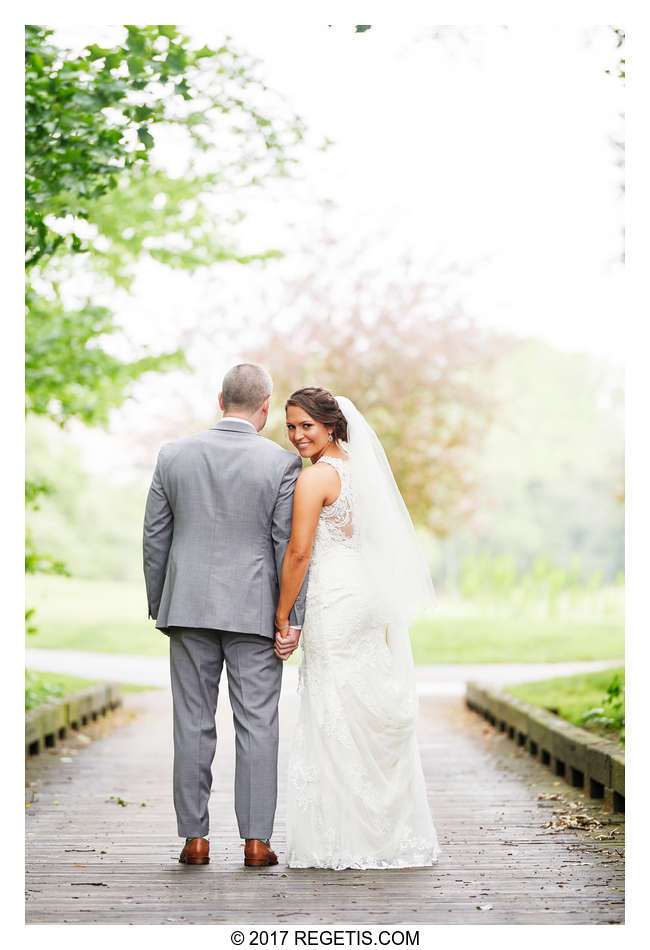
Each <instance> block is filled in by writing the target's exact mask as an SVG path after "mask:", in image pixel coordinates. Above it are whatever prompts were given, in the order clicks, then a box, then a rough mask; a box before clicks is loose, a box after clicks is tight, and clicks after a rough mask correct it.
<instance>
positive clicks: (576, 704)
mask: <svg viewBox="0 0 650 950" xmlns="http://www.w3.org/2000/svg"><path fill="white" fill-rule="evenodd" d="M616 674H618V675H619V677H620V679H621V681H622V682H623V683H625V667H623V666H620V667H612V668H611V669H608V670H603V671H601V672H598V673H580V674H578V675H577V676H562V677H558V678H556V679H548V680H540V681H539V682H537V683H520V684H517V685H516V686H504V687H503V690H504V691H505V692H507V693H510V694H511V695H512V696H516V697H518V698H519V699H523V700H524V701H525V702H527V703H532V705H533V706H541V707H542V708H543V709H548V710H550V711H551V712H554V713H555V714H556V715H558V716H561V717H562V719H566V720H568V721H569V722H572V723H573V724H574V725H576V726H580V727H581V728H582V729H588V730H589V731H590V732H595V733H597V734H598V735H606V736H609V737H612V736H613V735H614V736H617V735H618V731H617V730H612V729H606V728H604V727H602V726H599V725H598V724H596V723H587V724H585V723H581V722H580V718H581V716H583V715H584V713H586V712H587V710H588V709H593V708H594V707H596V706H602V703H603V697H604V696H605V693H606V691H607V687H608V686H609V684H610V683H611V681H612V679H613V678H614V676H615V675H616Z"/></svg>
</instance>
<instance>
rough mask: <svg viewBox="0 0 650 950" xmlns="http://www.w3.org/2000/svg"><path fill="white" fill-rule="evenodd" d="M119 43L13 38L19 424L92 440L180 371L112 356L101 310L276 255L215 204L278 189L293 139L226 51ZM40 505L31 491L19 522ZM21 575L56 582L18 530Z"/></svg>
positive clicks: (179, 358) (295, 122)
mask: <svg viewBox="0 0 650 950" xmlns="http://www.w3.org/2000/svg"><path fill="white" fill-rule="evenodd" d="M119 32H120V33H121V37H120V38H119V41H118V42H115V43H114V44H113V45H111V46H108V47H100V46H98V45H97V44H95V43H91V44H89V45H88V46H87V47H86V48H85V49H83V50H82V51H81V52H74V51H71V50H69V49H64V48H61V47H60V46H59V45H57V43H56V40H55V34H54V31H53V30H51V29H48V28H46V27H44V26H38V25H29V26H27V27H26V33H25V67H26V73H25V104H26V111H25V143H26V146H25V168H26V172H25V204H26V209H25V265H26V278H27V279H26V411H27V413H28V414H35V415H40V416H45V417H47V418H49V419H52V420H54V421H55V422H56V423H58V424H59V425H61V426H64V425H65V424H66V423H67V422H68V421H69V420H71V419H77V420H80V421H82V422H83V423H85V424H87V425H96V424H104V423H105V422H106V421H107V419H108V415H109V412H110V410H111V409H112V408H115V407H118V406H120V405H121V404H122V403H123V402H124V400H125V399H126V398H127V396H128V394H129V387H130V384H131V383H132V382H133V381H134V380H135V379H137V378H138V377H140V376H141V375H142V374H143V373H146V372H152V371H156V372H160V371H164V370H167V369H169V368H171V367H179V366H183V365H185V361H184V356H183V353H182V352H181V351H180V350H175V351H173V352H162V353H161V352H157V351H155V350H154V349H152V348H143V347H140V348H138V349H137V350H136V349H134V348H133V347H129V346H128V345H127V347H126V350H125V348H124V346H122V347H119V346H118V347H116V346H114V345H113V346H110V345H109V344H110V342H111V338H113V339H115V338H116V337H119V336H120V331H121V327H120V325H119V322H118V321H117V320H116V318H115V314H114V313H113V312H112V311H111V310H110V308H109V307H107V306H105V305H103V304H102V302H101V300H102V296H103V297H104V298H106V297H107V294H108V293H109V292H110V291H111V290H112V289H115V288H116V287H117V288H124V289H126V290H128V288H129V286H130V284H131V281H132V279H133V275H134V272H135V267H136V264H137V263H139V262H140V261H142V260H143V258H146V257H149V258H151V259H154V260H157V261H159V262H160V263H162V264H164V265H166V266H169V267H176V268H184V269H189V270H195V269H196V268H198V267H208V266H210V265H212V264H215V263H217V262H220V261H223V260H235V261H239V262H241V263H242V264H245V263H247V262H249V261H251V260H253V259H258V260H264V259H266V258H268V257H272V256H274V255H277V252H276V251H273V250H272V249H271V250H268V251H265V252H257V253H254V254H246V253H243V252H241V251H240V250H239V249H238V248H237V247H236V245H235V242H234V241H233V237H232V231H233V227H234V225H235V224H236V222H237V220H238V219H239V217H240V214H239V212H237V211H234V212H233V211H231V212H230V213H229V214H219V213H218V210H217V211H215V204H216V205H217V206H218V203H219V201H220V199H221V203H222V204H223V198H224V196H228V197H229V198H230V199H232V196H233V195H234V194H235V193H237V192H238V191H241V190H242V189H246V188H251V187H253V188H256V187H260V186H261V185H263V184H264V183H265V182H266V181H267V180H268V179H270V178H272V177H273V176H278V175H287V174H289V173H290V171H291V170H292V168H293V166H294V165H295V163H296V162H297V160H298V159H297V153H296V148H297V146H298V145H299V143H300V142H301V141H302V140H303V137H304V126H303V123H302V121H301V120H300V118H299V117H298V116H296V115H294V114H293V113H292V112H291V110H289V109H287V107H286V106H285V105H284V103H283V102H282V101H281V100H280V99H279V97H277V96H275V94H274V93H273V92H272V91H271V90H270V89H268V87H267V86H266V85H265V84H264V82H263V80H262V79H261V78H260V77H259V75H258V73H259V65H260V64H259V63H258V62H257V61H255V60H253V59H251V57H249V56H248V55H247V54H246V53H244V52H242V51H241V50H239V49H238V48H237V46H236V44H235V43H234V42H233V41H232V39H231V38H230V37H226V38H225V39H224V41H223V42H222V43H221V45H219V46H218V48H216V49H212V48H210V47H208V46H202V47H201V48H196V44H194V45H193V44H192V42H191V40H190V38H189V37H188V36H186V35H184V34H183V33H181V32H179V30H178V29H177V28H176V27H175V26H132V25H129V26H125V27H123V28H119ZM116 36H117V33H116ZM165 134H167V135H170V134H174V135H175V136H176V138H177V140H178V141H180V142H181V144H182V146H183V148H184V153H183V154H185V155H186V161H185V168H184V170H183V173H182V174H181V175H177V176H176V177H174V176H172V175H170V174H169V173H168V172H167V171H166V170H165V168H164V167H162V166H161V165H160V164H159V163H158V164H157V162H156V153H155V145H156V140H157V139H158V138H159V136H160V135H163V137H164V135H165ZM231 203H232V202H231ZM88 287H90V288H91V290H90V292H89V291H88ZM81 288H85V292H82V290H81ZM122 342H124V341H122ZM118 353H119V354H120V355H117V354H118ZM125 353H126V355H125ZM52 490H53V486H52V484H51V483H50V482H48V481H47V480H45V479H42V478H41V479H37V480H34V481H30V482H28V484H27V487H26V501H27V505H28V508H30V507H31V508H33V507H35V506H36V505H37V504H38V499H39V497H42V496H43V495H44V494H45V493H49V492H51V491H52ZM26 569H27V570H28V571H36V570H43V569H47V570H57V571H60V570H63V567H62V565H61V564H60V562H57V561H56V560H55V559H53V558H48V557H47V556H46V555H42V554H40V553H39V552H37V551H36V550H35V549H34V547H33V545H32V543H31V536H30V533H29V530H28V534H27V552H26Z"/></svg>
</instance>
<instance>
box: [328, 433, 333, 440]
mask: <svg viewBox="0 0 650 950" xmlns="http://www.w3.org/2000/svg"><path fill="white" fill-rule="evenodd" d="M327 441H328V442H333V441H334V439H333V438H332V433H331V432H330V434H329V435H328V436H327Z"/></svg>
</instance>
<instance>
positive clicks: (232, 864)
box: [26, 689, 625, 926]
mask: <svg viewBox="0 0 650 950" xmlns="http://www.w3.org/2000/svg"><path fill="white" fill-rule="evenodd" d="M225 699H226V691H225V690H223V689H222V695H221V699H220V709H219V713H218V734H219V746H218V750H217V755H216V758H215V763H214V767H213V794H212V797H211V801H210V815H211V828H212V830H211V833H210V840H211V855H212V860H211V863H210V864H209V865H206V866H203V867H198V868H194V867H187V866H185V865H180V864H179V863H178V854H179V851H180V847H181V841H180V839H179V838H178V837H177V836H176V824H175V816H174V812H173V806H172V799H171V766H172V750H171V716H170V697H169V694H168V693H167V692H166V691H158V692H151V693H139V694H130V695H129V696H128V697H127V702H126V703H125V705H124V706H123V707H121V708H120V709H119V710H118V711H116V712H115V713H114V714H112V715H111V716H110V717H107V718H106V719H101V720H98V721H97V722H93V723H91V724H89V725H88V726H87V727H85V728H83V729H82V730H80V734H79V735H77V734H71V735H69V736H68V737H66V739H65V741H64V742H62V743H61V744H60V745H59V746H57V748H56V749H50V750H47V751H46V752H45V753H43V754H41V755H39V756H36V757H34V758H32V759H30V761H29V763H28V766H27V774H28V780H29V783H30V784H29V787H28V797H30V796H31V797H33V798H34V800H33V801H32V802H31V803H30V807H29V809H28V810H27V831H28V837H27V867H26V872H27V873H26V885H27V905H26V914H27V921H28V922H29V923H44V924H47V923H71V924H73V923H80V924H90V923H98V924H109V923H119V924H125V923H133V924H147V923H148V924H188V923H198V924H209V923H215V924H218V923H231V924H235V923H241V924H244V925H246V924H248V925H254V924H261V923H264V924H268V925H272V926H282V925H283V924H312V925H318V924H321V925H331V924H336V923H346V924H350V925H351V924H354V923H356V924H362V925H365V926H370V925H373V924H398V923H399V924H403V923H406V924H410V925H412V926H414V925H419V924H428V923H477V924H481V925H484V924H488V923H489V924H514V923H520V924H538V923H549V924H568V923H576V924H592V923H603V924H604V923H609V922H615V923H622V922H623V920H624V904H623V896H624V895H623V890H622V889H623V887H624V883H623V881H624V862H623V849H624V827H625V825H624V819H623V817H622V816H621V815H615V814H613V813H612V812H611V811H608V810H606V809H605V808H604V807H603V804H602V802H599V801H597V800H590V799H589V798H588V796H586V795H585V793H584V792H583V791H582V790H579V789H573V788H570V787H569V786H568V785H566V784H565V783H564V782H561V781H559V780H557V779H556V778H555V776H553V775H552V773H551V772H550V771H549V770H548V769H546V768H544V767H542V766H541V765H540V764H539V763H538V762H536V761H535V759H534V758H533V757H532V756H531V755H530V754H529V752H528V751H527V750H525V749H524V748H520V747H517V746H516V745H515V744H514V743H513V742H512V741H511V740H509V739H508V738H507V736H506V735H504V734H503V733H499V732H498V731H495V730H494V729H493V728H492V727H491V726H488V725H487V723H486V722H485V721H483V720H482V719H481V718H480V717H478V716H477V715H476V714H475V713H473V712H472V711H471V710H469V709H467V708H466V707H465V705H464V703H463V701H462V699H461V698H455V697H453V698H450V697H434V696H430V697H426V698H424V699H422V700H421V704H420V707H421V716H420V740H421V750H422V759H423V766H424V771H425V777H426V782H427V792H428V795H429V800H430V804H431V808H432V812H433V816H434V821H435V823H436V828H437V830H438V835H439V838H440V843H441V846H442V849H443V852H442V855H441V858H440V860H439V862H438V864H436V865H434V866H433V867H431V868H423V869H410V868H408V869H407V868H405V869H400V870H394V871H352V870H351V871H327V870H303V869H301V870H297V869H296V870H292V869H290V868H287V867H286V864H285V855H286V841H285V827H286V824H285V788H286V782H285V777H286V764H287V762H286V759H287V753H288V748H289V737H290V733H291V730H292V725H293V721H294V720H295V711H296V697H295V694H294V693H293V692H288V691H287V692H286V693H285V694H284V695H283V699H282V703H281V712H280V722H281V730H282V737H281V747H280V749H281V754H280V769H279V775H280V785H279V801H278V811H277V819H276V830H275V833H274V836H273V845H274V847H275V848H276V850H277V852H278V855H279V858H280V863H279V865H278V866H277V867H276V868H268V869H260V870H251V869H245V868H244V867H243V865H242V851H243V849H242V845H241V842H240V841H239V838H238V835H237V826H236V822H235V816H234V808H233V794H232V788H233V742H234V740H233V735H232V719H231V713H230V710H229V707H228V704H227V702H224V700H225ZM133 716H135V718H132V717H133ZM86 739H90V741H84V740H86ZM66 759H69V760H70V761H62V760H66ZM558 793H560V794H561V796H562V801H558V800H553V799H548V798H546V799H540V798H539V797H538V796H540V795H552V794H558ZM119 798H121V799H122V801H124V802H125V804H124V806H122V805H120V804H119V803H118V799H119ZM143 802H144V803H145V805H144V807H143V806H142V803H143ZM576 812H579V813H585V814H587V815H588V816H589V817H590V818H592V819H593V820H595V821H599V822H601V824H599V825H594V826H593V827H592V828H591V829H562V830H560V831H554V830H553V829H551V828H545V827H544V825H545V824H546V823H547V822H548V821H549V820H551V819H552V818H555V819H557V818H558V817H560V816H561V815H562V814H575V813H576ZM598 834H601V835H611V836H612V837H611V838H607V839H598V837H597V835H598ZM78 865H81V867H79V866H78ZM91 882H94V883H91ZM102 885H105V886H102ZM486 904H490V905H491V907H492V909H491V910H489V911H479V910H477V909H476V906H477V905H486Z"/></svg>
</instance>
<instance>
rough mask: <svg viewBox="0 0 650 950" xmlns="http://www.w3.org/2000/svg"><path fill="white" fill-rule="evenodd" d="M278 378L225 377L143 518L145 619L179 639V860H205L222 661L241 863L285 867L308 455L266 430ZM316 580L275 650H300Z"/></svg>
mask: <svg viewBox="0 0 650 950" xmlns="http://www.w3.org/2000/svg"><path fill="white" fill-rule="evenodd" d="M272 390H273V383H272V382H271V378H270V376H269V375H268V373H267V372H266V371H265V370H264V369H262V368H261V367H259V366H255V365H254V364H252V363H242V364H240V365H238V366H234V367H233V368H232V369H231V370H229V371H228V373H226V376H225V377H224V380H223V384H222V391H221V393H220V394H219V405H220V406H221V408H222V410H223V418H222V420H221V421H220V422H218V423H217V425H216V426H214V427H213V428H212V429H208V430H207V431H205V432H199V433H197V434H196V435H192V436H188V437H187V438H183V439H178V440H177V441H175V442H170V443H168V444H167V445H163V447H162V448H161V450H160V454H159V456H158V463H157V465H156V470H155V472H154V476H153V481H152V483H151V488H150V489H149V495H148V498H147V506H146V511H145V518H144V540H143V551H144V575H145V581H146V587H147V598H148V601H149V616H150V617H152V618H153V619H154V620H156V627H157V628H158V629H159V630H162V631H163V633H166V634H168V635H169V638H170V671H171V685H172V696H173V703H174V807H175V809H176V817H177V822H178V833H179V835H180V836H181V837H183V838H185V846H184V847H183V850H182V851H181V855H180V858H179V860H180V861H181V862H182V863H184V864H207V863H208V862H209V860H210V858H209V853H210V845H209V842H208V841H207V838H206V836H207V834H208V826H209V816H208V799H209V797H210V789H211V787H212V760H213V758H214V753H215V749H216V742H217V734H216V727H215V713H216V708H217V695H218V689H219V679H220V676H221V671H222V668H223V664H224V662H225V664H226V670H227V673H228V691H229V694H230V704H231V706H232V711H233V717H234V722H235V744H236V760H235V812H236V815H237V823H238V825H239V833H240V836H241V837H242V838H244V839H245V841H246V845H245V849H244V864H245V865H246V866H248V867H264V866H266V865H269V864H277V857H276V855H275V854H274V852H273V851H272V850H271V847H270V838H271V832H272V830H273V818H274V815H275V806H276V796H277V758H278V700H279V697H280V684H281V680H282V660H281V659H279V658H278V657H277V656H276V655H275V653H274V638H275V622H274V617H275V608H276V605H277V600H278V594H279V581H280V574H281V569H282V559H283V557H284V552H285V550H286V547H287V543H288V540H289V535H290V533H291V516H292V510H293V491H294V486H295V483H296V479H297V478H298V475H299V474H300V471H301V468H302V465H301V460H300V458H298V456H296V455H294V454H293V453H292V452H288V451H286V450H284V449H281V448H280V447H279V446H278V445H276V444H275V443H274V442H271V441H269V440H267V439H263V438H260V436H259V435H258V433H259V432H260V430H261V429H263V428H264V424H265V423H266V419H267V416H268V412H269V403H270V400H271V393H272ZM305 588H306V585H304V584H303V589H302V590H301V592H300V595H299V596H298V599H297V601H296V604H295V606H294V608H293V611H292V613H291V617H290V622H291V624H292V627H291V628H290V629H289V631H288V634H287V636H286V638H285V639H284V640H282V639H280V640H279V641H278V643H279V644H280V648H279V653H280V655H281V656H282V657H283V658H285V659H286V657H287V656H289V654H290V653H291V652H292V650H293V649H295V646H296V644H297V641H298V637H299V628H300V625H301V624H302V620H303V616H304V598H305Z"/></svg>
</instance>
